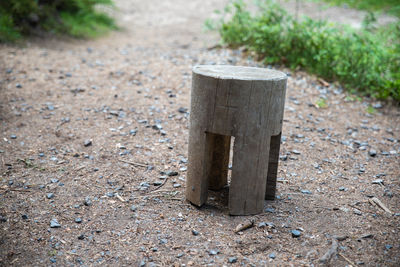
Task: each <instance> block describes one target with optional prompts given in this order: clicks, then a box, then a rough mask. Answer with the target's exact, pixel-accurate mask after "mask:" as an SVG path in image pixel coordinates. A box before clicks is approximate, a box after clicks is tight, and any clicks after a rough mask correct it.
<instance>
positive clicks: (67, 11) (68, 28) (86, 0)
mask: <svg viewBox="0 0 400 267" xmlns="http://www.w3.org/2000/svg"><path fill="white" fill-rule="evenodd" d="M99 5H102V6H112V5H113V3H112V0H55V1H51V0H7V1H1V2H0V42H2V41H3V42H6V41H14V40H16V39H18V38H19V37H20V36H21V35H27V34H30V33H32V32H33V31H36V30H38V29H39V30H45V31H51V32H56V33H65V34H69V35H72V36H75V37H95V36H97V35H100V34H102V33H104V32H106V31H108V30H110V29H114V28H116V26H115V24H114V21H113V19H112V18H110V17H109V16H108V15H107V14H105V13H103V12H100V11H98V9H97V7H98V6H99Z"/></svg>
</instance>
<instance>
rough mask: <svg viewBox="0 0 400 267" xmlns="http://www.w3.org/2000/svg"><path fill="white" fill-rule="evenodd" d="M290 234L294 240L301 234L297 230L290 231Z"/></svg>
mask: <svg viewBox="0 0 400 267" xmlns="http://www.w3.org/2000/svg"><path fill="white" fill-rule="evenodd" d="M291 233H292V237H295V238H297V237H300V236H301V232H300V231H299V230H292V231H291Z"/></svg>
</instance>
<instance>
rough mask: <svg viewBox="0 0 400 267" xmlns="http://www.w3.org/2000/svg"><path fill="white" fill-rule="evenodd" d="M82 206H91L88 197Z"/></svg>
mask: <svg viewBox="0 0 400 267" xmlns="http://www.w3.org/2000/svg"><path fill="white" fill-rule="evenodd" d="M83 204H84V205H85V206H91V205H92V200H91V199H90V197H86V198H85V201H84V202H83Z"/></svg>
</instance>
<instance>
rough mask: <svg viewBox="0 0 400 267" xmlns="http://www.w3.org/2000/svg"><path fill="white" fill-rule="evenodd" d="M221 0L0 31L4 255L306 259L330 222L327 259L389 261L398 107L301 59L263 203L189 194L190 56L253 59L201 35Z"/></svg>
mask: <svg viewBox="0 0 400 267" xmlns="http://www.w3.org/2000/svg"><path fill="white" fill-rule="evenodd" d="M225 2H226V1H217V0H207V1H197V0H196V1H195V0H192V1H183V0H168V1H128V0H120V1H117V4H118V7H119V10H118V11H115V14H116V17H117V18H118V19H119V21H120V23H121V25H122V26H123V27H124V29H123V30H122V31H119V32H114V33H112V34H110V35H109V36H107V37H104V38H102V39H98V40H92V41H77V40H69V39H68V40H60V39H51V40H49V39H46V40H35V39H33V40H29V41H27V43H26V46H25V47H23V48H20V47H13V46H5V45H1V46H0V90H1V95H0V122H1V136H2V138H1V141H0V142H1V143H0V158H1V167H0V172H1V180H0V199H1V200H0V265H1V266H45V265H46V266H74V265H84V266H95V265H105V266H138V265H140V266H145V265H146V266H171V265H174V264H175V265H176V266H180V265H181V266H190V265H192V266H202V265H210V266H223V265H226V266H228V265H232V266H239V265H243V266H300V265H306V266H309V265H320V264H321V263H320V262H319V259H320V258H321V257H322V256H323V255H324V254H325V252H326V251H328V249H329V248H330V247H331V246H332V245H331V242H332V238H333V237H335V236H336V237H339V240H340V241H338V242H339V247H338V254H336V253H334V255H333V257H332V259H331V260H330V265H331V266H346V265H347V266H350V265H362V264H363V265H365V266H398V264H399V262H400V242H399V240H400V233H399V230H400V223H399V222H400V205H399V204H400V201H399V200H400V182H399V180H400V170H399V163H400V161H399V157H400V144H399V139H400V109H399V108H398V107H393V106H390V105H389V104H385V103H383V105H381V104H380V103H376V102H370V101H369V100H357V99H356V98H354V97H352V96H350V95H347V94H346V93H344V92H342V90H341V89H340V87H338V86H335V85H330V84H325V82H322V81H318V80H317V79H316V78H314V77H312V76H310V75H307V74H304V73H301V72H294V73H289V74H290V77H289V80H288V90H287V103H286V110H285V121H284V125H283V136H284V137H283V139H282V146H281V161H280V166H279V174H278V176H279V182H280V183H279V184H278V198H277V199H276V200H275V201H267V202H266V203H265V208H266V211H265V213H263V214H260V215H257V216H248V217H243V216H236V217H232V216H229V214H228V210H227V207H226V201H227V200H226V199H227V198H226V196H227V189H226V190H224V191H223V192H212V193H211V197H210V199H209V201H208V203H207V204H206V205H205V206H204V207H202V208H196V207H194V206H192V205H191V204H189V203H187V202H186V201H185V199H184V188H185V175H186V172H185V170H186V166H187V139H188V113H187V112H185V111H186V110H185V109H187V108H188V107H189V101H190V85H191V67H192V66H193V65H196V64H213V63H217V64H234V65H247V66H257V65H259V63H257V62H254V61H253V60H252V59H250V58H248V57H247V55H244V54H243V53H242V51H241V50H229V49H218V50H216V49H211V50H210V49H207V48H208V47H212V46H214V45H215V43H216V40H217V36H216V34H215V33H203V32H202V25H203V22H204V20H205V19H206V18H208V17H210V16H211V13H212V11H213V10H214V9H216V8H222V7H223V6H224V4H225ZM341 15H343V16H345V14H341ZM281 70H282V71H285V72H289V71H288V70H286V69H281ZM322 98H324V99H326V100H325V101H321V100H320V99H322ZM317 103H319V104H320V106H321V105H323V104H324V103H326V104H327V107H326V108H318V105H317ZM369 105H374V106H375V107H376V108H377V109H376V112H373V114H370V113H368V112H367V111H372V110H371V109H368V107H369ZM180 108H183V109H180ZM161 127H162V129H161ZM88 140H90V141H91V144H90V143H89V142H88ZM85 144H86V145H87V146H85ZM374 150H375V152H376V155H374ZM370 154H371V155H372V156H371V155H370ZM128 162H129V163H128ZM134 162H135V163H134ZM136 163H139V164H136ZM168 171H176V172H178V175H177V176H166V175H165V173H167V172H168ZM160 177H161V178H160ZM166 177H167V179H166ZM164 181H166V182H165V184H162V183H163V182H164ZM160 183H161V184H160ZM154 184H155V185H154ZM160 186H161V187H160ZM373 196H374V197H377V198H378V199H379V200H381V202H382V203H383V204H384V205H386V206H387V208H388V209H390V210H391V212H392V214H390V213H389V212H385V211H384V210H383V209H382V208H380V207H379V206H377V205H373V204H372V203H371V199H372V197H373ZM132 206H134V207H132ZM78 218H80V219H81V222H80V221H79V219H78ZM53 219H56V220H57V222H58V223H59V224H60V226H61V227H59V228H51V227H50V222H51V221H52V220H53ZM249 219H254V220H255V226H254V227H252V228H250V229H248V230H245V231H243V232H241V233H239V234H235V233H234V229H235V227H236V226H237V225H238V224H240V223H242V222H245V221H246V220H249ZM263 223H264V224H263ZM296 229H297V230H299V231H300V234H301V235H300V237H298V238H294V237H292V233H291V231H292V230H296ZM229 261H231V262H233V263H229ZM235 261H236V262H235Z"/></svg>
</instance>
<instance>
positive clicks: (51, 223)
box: [50, 219, 61, 228]
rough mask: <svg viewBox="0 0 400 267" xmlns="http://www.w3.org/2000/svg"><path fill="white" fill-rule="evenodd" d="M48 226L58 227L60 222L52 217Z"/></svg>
mask: <svg viewBox="0 0 400 267" xmlns="http://www.w3.org/2000/svg"><path fill="white" fill-rule="evenodd" d="M50 227H51V228H60V227H61V224H60V223H59V222H58V221H57V219H52V220H51V221H50Z"/></svg>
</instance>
